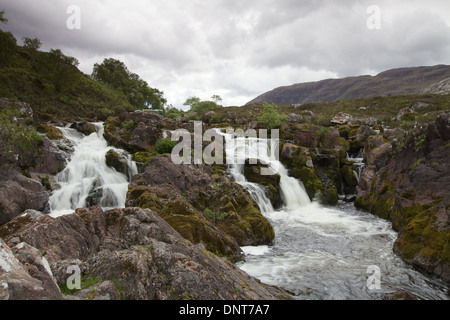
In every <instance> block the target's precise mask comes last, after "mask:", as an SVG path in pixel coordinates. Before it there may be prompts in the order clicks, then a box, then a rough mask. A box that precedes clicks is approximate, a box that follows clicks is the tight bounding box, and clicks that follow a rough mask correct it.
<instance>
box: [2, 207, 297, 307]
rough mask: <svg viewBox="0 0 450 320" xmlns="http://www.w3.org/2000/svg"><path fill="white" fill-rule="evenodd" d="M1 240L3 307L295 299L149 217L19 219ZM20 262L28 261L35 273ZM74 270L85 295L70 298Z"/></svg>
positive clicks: (97, 212) (94, 212) (87, 212)
mask: <svg viewBox="0 0 450 320" xmlns="http://www.w3.org/2000/svg"><path fill="white" fill-rule="evenodd" d="M0 235H1V236H2V238H3V240H4V241H3V240H2V241H0V281H1V282H0V297H1V298H2V299H8V298H9V299H45V298H62V297H64V298H66V299H118V298H121V299H130V300H155V299H161V300H168V299H194V300H214V299H226V300H231V299H243V300H247V299H249V300H250V299H255V300H273V299H280V298H285V299H289V298H290V295H289V294H288V293H287V292H286V291H284V290H282V289H280V288H277V287H273V286H268V285H265V284H262V283H261V282H260V281H258V280H256V279H254V278H252V277H250V276H249V275H247V274H246V273H245V272H243V271H241V270H240V269H239V268H237V267H236V266H234V265H233V264H232V263H230V262H229V261H228V260H227V259H224V258H219V257H218V256H216V255H214V254H212V253H210V252H209V251H207V250H206V249H205V247H204V246H202V245H200V244H199V245H194V244H192V243H191V242H190V241H187V240H186V239H184V238H183V237H182V236H181V235H180V234H179V233H178V232H176V231H175V230H174V229H173V228H172V227H170V225H169V224H168V223H167V222H166V221H165V220H164V219H162V218H161V217H160V216H159V215H157V214H156V213H154V212H153V211H151V210H149V209H141V208H125V209H114V210H109V211H106V212H103V210H102V209H101V208H100V207H92V208H85V209H78V210H77V211H76V212H75V213H74V214H71V215H67V216H62V217H59V218H56V219H54V218H51V217H49V216H46V215H38V216H35V218H32V217H31V216H25V217H18V218H16V219H14V220H13V221H10V222H9V223H8V224H6V225H4V226H2V227H0ZM6 243H8V245H9V246H12V245H14V246H16V247H17V245H16V243H18V246H19V247H22V248H27V250H28V252H31V253H32V255H31V256H27V255H26V254H24V253H25V252H23V253H21V252H17V253H14V252H13V251H11V250H9V249H8V248H7V247H6ZM21 250H23V249H21ZM19 256H20V258H18V257H19ZM44 258H45V261H47V262H48V266H49V267H50V268H49V269H50V271H48V270H47V269H48V268H47V267H45V266H44V264H45V263H42V261H44V260H43V259H44ZM19 259H25V260H24V261H27V263H28V266H27V269H28V270H27V269H26V268H25V267H24V265H23V264H22V263H21V262H20V261H19ZM39 265H40V266H39ZM70 266H72V267H77V269H78V271H79V272H80V273H79V277H80V282H81V283H80V285H81V290H79V291H69V292H68V293H67V292H66V291H65V292H66V295H64V296H63V295H62V294H61V292H60V289H59V288H64V287H66V285H67V283H68V282H70V280H71V276H72V275H73V273H72V272H71V271H70V270H71V269H69V267H70ZM35 271H39V272H40V273H39V272H35ZM5 272H6V274H5ZM45 272H46V273H47V275H48V276H44V273H45ZM40 274H41V275H40ZM52 274H53V275H54V276H52ZM13 275H14V276H13ZM55 282H57V283H58V286H55V285H54V283H55ZM5 283H6V284H5ZM5 288H6V289H5ZM46 288H48V289H46ZM50 288H51V289H50ZM66 289H67V288H66Z"/></svg>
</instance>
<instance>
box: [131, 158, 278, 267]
mask: <svg viewBox="0 0 450 320" xmlns="http://www.w3.org/2000/svg"><path fill="white" fill-rule="evenodd" d="M126 204H127V206H138V207H142V208H150V209H152V210H153V211H155V212H157V213H158V214H160V215H161V216H162V217H163V218H164V219H166V220H167V221H168V222H169V223H170V225H171V226H172V227H173V228H174V229H175V230H177V231H178V232H180V234H181V235H182V236H183V237H185V238H187V239H189V240H191V241H193V242H194V243H203V244H204V245H205V246H206V247H207V248H208V249H209V250H210V251H212V252H215V253H217V254H220V255H225V256H228V257H231V258H233V259H238V258H239V257H240V249H239V245H243V246H246V245H261V244H270V243H271V241H272V240H273V238H274V231H273V228H272V226H271V225H270V223H269V221H268V220H267V219H266V218H265V217H264V216H263V215H262V214H261V212H260V210H259V208H258V206H257V204H256V203H255V201H254V200H253V199H252V198H251V197H250V195H249V194H248V193H247V192H246V191H245V189H244V188H243V187H242V186H240V185H239V184H237V183H233V182H231V181H230V180H229V178H228V177H227V176H225V175H223V174H221V173H220V171H214V170H213V167H211V166H206V165H176V164H174V163H173V162H172V161H171V159H170V156H169V155H165V156H158V157H153V158H151V159H150V160H149V163H148V166H147V167H146V169H145V171H144V172H143V173H142V174H138V175H135V176H134V177H133V178H132V180H131V183H130V186H129V189H128V194H127V202H126ZM218 218H220V219H218Z"/></svg>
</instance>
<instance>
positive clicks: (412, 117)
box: [402, 112, 416, 121]
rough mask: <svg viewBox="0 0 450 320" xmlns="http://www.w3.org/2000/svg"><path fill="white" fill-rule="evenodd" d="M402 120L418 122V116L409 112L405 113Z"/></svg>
mask: <svg viewBox="0 0 450 320" xmlns="http://www.w3.org/2000/svg"><path fill="white" fill-rule="evenodd" d="M402 120H404V121H416V116H415V115H414V114H413V113H411V112H408V113H405V114H404V115H403V116H402Z"/></svg>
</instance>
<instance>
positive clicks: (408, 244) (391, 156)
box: [356, 112, 450, 280]
mask: <svg viewBox="0 0 450 320" xmlns="http://www.w3.org/2000/svg"><path fill="white" fill-rule="evenodd" d="M449 134H450V112H447V113H444V114H442V115H440V116H439V117H437V119H436V120H435V121H434V122H432V123H430V124H429V125H426V126H423V127H421V128H418V129H416V130H415V131H412V132H411V133H410V134H409V135H408V136H407V137H406V139H405V140H404V141H402V142H397V143H394V144H393V143H391V142H390V141H387V140H385V139H384V138H382V137H379V136H377V137H374V138H373V139H372V140H369V143H368V146H367V148H366V150H365V153H366V159H367V168H366V169H365V170H364V171H363V174H362V176H361V182H360V184H359V187H358V194H357V199H356V205H357V206H359V207H360V208H364V209H366V210H369V211H370V212H372V213H374V214H376V215H378V216H381V217H383V218H386V219H389V220H390V221H392V225H393V227H394V229H395V230H397V231H399V236H398V239H397V241H396V242H395V245H394V250H395V252H397V253H398V254H399V255H401V256H402V257H403V258H404V259H405V260H406V261H408V262H410V263H411V264H413V265H414V266H416V267H417V268H419V269H421V270H423V271H425V272H428V273H431V274H435V275H439V276H441V277H442V278H444V279H446V280H450V247H449V245H448V241H449V239H450V223H449V221H450V220H449V217H450V211H449V208H450V162H449V159H450V147H449V140H448V138H449Z"/></svg>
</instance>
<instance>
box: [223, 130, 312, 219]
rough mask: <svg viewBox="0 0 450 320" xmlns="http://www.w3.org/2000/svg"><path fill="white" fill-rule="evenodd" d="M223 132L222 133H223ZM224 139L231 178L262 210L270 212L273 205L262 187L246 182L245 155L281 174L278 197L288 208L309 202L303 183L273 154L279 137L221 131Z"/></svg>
mask: <svg viewBox="0 0 450 320" xmlns="http://www.w3.org/2000/svg"><path fill="white" fill-rule="evenodd" d="M222 134H223V133H222ZM223 135H224V136H225V142H226V157H227V165H228V170H229V173H230V174H231V176H232V178H233V180H234V181H235V182H237V183H239V184H240V185H242V186H243V187H244V188H246V189H247V190H248V192H249V193H250V195H251V196H252V197H253V199H254V200H255V201H256V202H257V203H258V205H259V207H260V209H261V212H262V213H263V214H264V213H268V212H273V211H274V209H273V207H272V204H271V203H270V200H269V199H268V198H267V196H266V194H265V192H264V190H263V189H262V187H261V186H260V185H258V184H256V183H252V182H248V181H247V179H246V178H245V176H244V164H245V161H246V160H248V159H251V160H260V162H261V163H264V164H266V165H267V169H268V170H270V171H272V172H273V173H275V174H279V175H280V190H281V198H282V200H283V202H284V205H285V207H286V209H287V210H295V209H298V208H299V207H303V206H305V205H308V204H310V203H311V201H310V199H309V197H308V194H307V193H306V190H305V187H304V186H303V183H302V182H301V181H299V180H297V179H295V178H293V177H290V176H289V174H288V171H287V169H286V168H285V167H284V166H283V164H282V163H281V162H280V161H279V160H277V157H275V154H274V152H275V150H276V144H277V143H278V141H275V140H271V139H262V138H254V137H235V136H233V135H232V134H228V133H227V134H223Z"/></svg>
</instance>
